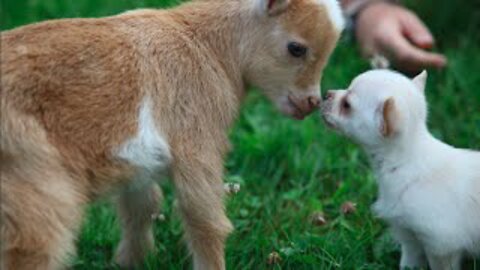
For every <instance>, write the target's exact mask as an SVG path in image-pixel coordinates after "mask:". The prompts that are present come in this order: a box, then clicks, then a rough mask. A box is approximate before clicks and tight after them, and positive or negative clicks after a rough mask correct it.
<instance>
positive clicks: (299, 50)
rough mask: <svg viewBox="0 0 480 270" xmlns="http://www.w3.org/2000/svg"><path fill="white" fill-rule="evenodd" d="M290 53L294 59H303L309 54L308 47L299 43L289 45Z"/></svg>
mask: <svg viewBox="0 0 480 270" xmlns="http://www.w3.org/2000/svg"><path fill="white" fill-rule="evenodd" d="M287 48H288V52H289V53H290V54H291V55H292V56H293V57H297V58H298V57H302V56H304V55H305V54H307V47H305V46H304V45H302V44H300V43H297V42H290V43H288V45H287Z"/></svg>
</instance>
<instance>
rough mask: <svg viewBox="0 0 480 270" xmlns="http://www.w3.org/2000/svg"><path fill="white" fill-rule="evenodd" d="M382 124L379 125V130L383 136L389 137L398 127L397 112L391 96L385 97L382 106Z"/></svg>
mask: <svg viewBox="0 0 480 270" xmlns="http://www.w3.org/2000/svg"><path fill="white" fill-rule="evenodd" d="M381 112H382V124H381V126H380V132H381V133H382V135H383V137H385V138H387V137H391V136H393V134H395V133H396V132H397V131H398V128H399V124H400V123H399V118H400V117H399V112H398V109H397V106H396V105H395V100H394V99H393V97H391V98H389V99H387V100H386V101H385V102H384V103H383V105H382V107H381Z"/></svg>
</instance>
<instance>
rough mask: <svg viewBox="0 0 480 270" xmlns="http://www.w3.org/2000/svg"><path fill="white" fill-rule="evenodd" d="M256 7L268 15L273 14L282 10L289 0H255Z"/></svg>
mask: <svg viewBox="0 0 480 270" xmlns="http://www.w3.org/2000/svg"><path fill="white" fill-rule="evenodd" d="M256 1H257V7H258V8H259V9H260V11H261V12H262V13H266V14H267V15H268V16H275V15H278V14H280V13H282V12H284V11H285V10H286V9H287V7H288V5H289V4H290V0H256Z"/></svg>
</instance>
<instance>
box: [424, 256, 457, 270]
mask: <svg viewBox="0 0 480 270" xmlns="http://www.w3.org/2000/svg"><path fill="white" fill-rule="evenodd" d="M427 257H428V263H429V264H430V268H431V269H432V270H460V269H461V266H462V254H461V253H460V252H455V253H451V254H448V255H444V256H437V255H434V254H431V253H428V252H427Z"/></svg>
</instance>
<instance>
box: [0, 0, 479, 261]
mask: <svg viewBox="0 0 480 270" xmlns="http://www.w3.org/2000/svg"><path fill="white" fill-rule="evenodd" d="M175 2H177V1H175V0H171V1H162V0H2V1H1V10H2V13H3V14H2V16H1V20H2V22H1V27H2V29H10V28H13V27H16V26H19V25H23V24H27V23H31V22H36V21H41V20H46V19H54V18H63V17H92V16H93V17H98V16H106V15H111V14H116V13H119V12H122V11H124V10H128V9H132V8H138V7H161V6H171V5H175ZM407 5H408V6H410V7H412V8H414V9H415V10H417V11H418V12H419V14H420V16H421V17H422V18H424V19H425V21H426V23H427V24H428V25H429V26H430V27H431V28H432V31H433V32H434V34H435V36H436V37H437V41H438V42H437V44H438V46H437V48H436V49H437V50H439V51H442V52H444V53H445V54H446V55H447V56H448V59H449V65H448V68H447V69H445V70H442V71H438V70H431V71H430V78H429V80H428V87H427V95H428V101H429V104H430V121H429V126H430V127H431V131H432V132H433V133H434V134H435V136H437V137H438V138H441V139H442V140H444V141H446V142H448V143H450V144H452V145H455V146H458V147H468V148H474V149H480V2H478V1H467V0H463V1H450V0H440V1H439V0H424V1H418V2H417V3H415V1H410V2H409V3H407ZM367 69H368V64H367V62H366V61H364V60H362V59H361V58H360V57H359V54H358V51H357V50H356V48H355V45H354V43H353V42H352V41H350V40H349V39H348V38H344V39H343V40H342V41H341V43H340V45H339V47H338V49H337V50H336V52H335V54H334V56H333V57H332V59H331V61H330V64H329V66H328V68H327V70H326V71H325V74H324V80H323V82H322V88H323V89H329V88H338V87H346V86H347V85H348V83H349V82H350V80H351V79H352V78H353V77H354V76H356V75H357V74H358V73H360V72H363V71H365V70H367ZM230 138H231V140H232V142H233V146H234V148H233V149H234V150H233V151H232V152H231V153H230V155H229V157H228V160H227V161H226V164H225V166H226V169H227V174H226V177H225V181H228V182H235V183H240V184H241V191H240V192H239V193H238V194H236V195H233V196H230V197H229V198H228V199H227V205H228V208H227V211H228V215H229V217H230V218H231V220H232V222H233V224H234V226H235V231H234V233H232V234H231V236H230V237H229V239H228V243H227V249H226V260H227V267H228V269H395V268H397V264H398V260H399V255H400V253H399V247H398V246H397V245H396V244H395V243H394V242H393V241H392V239H391V237H390V235H389V233H388V231H387V230H386V229H385V224H383V223H382V222H381V221H379V220H377V219H376V218H375V217H374V216H372V213H371V211H370V205H371V204H372V202H373V201H374V200H375V197H376V185H375V181H374V178H373V176H372V172H371V170H370V169H369V166H368V163H367V161H366V158H365V155H364V154H363V153H362V151H361V150H360V149H359V148H358V147H356V146H355V145H353V144H352V143H350V142H348V141H347V140H345V139H343V138H340V137H338V136H336V135H335V134H334V133H332V132H331V131H329V130H327V129H326V128H325V126H324V125H323V124H322V122H321V121H320V118H319V117H318V115H313V116H311V117H309V118H308V119H306V120H305V121H302V122H298V121H294V120H290V119H287V118H285V117H283V116H281V115H280V114H279V113H277V112H276V110H275V109H274V108H273V106H271V105H270V104H269V103H268V102H267V101H266V100H265V99H264V98H263V97H262V96H261V95H260V94H258V92H256V91H251V93H250V94H249V95H248V97H247V99H246V102H245V105H244V106H243V110H242V113H241V117H240V118H239V119H238V121H237V123H236V125H235V127H234V128H233V129H232V130H231V133H230ZM162 187H163V189H164V191H165V197H166V200H165V203H164V205H163V211H164V214H165V217H166V219H165V221H163V222H161V221H157V223H156V224H155V240H156V249H157V250H156V253H155V254H152V255H151V256H149V258H148V259H147V261H146V264H145V266H144V267H143V268H142V269H189V268H191V261H190V259H189V257H188V252H187V250H186V247H185V245H184V242H183V241H182V227H181V224H180V220H179V216H178V215H177V214H176V213H175V211H174V210H173V209H174V208H173V205H174V190H173V187H172V185H171V183H169V182H165V183H162ZM108 201H109V200H108V198H105V199H103V200H102V201H100V202H98V203H96V204H95V205H93V206H91V207H89V208H88V210H87V211H86V216H85V219H84V224H83V227H82V229H81V233H80V234H79V236H78V240H77V246H78V256H77V257H76V258H72V265H73V269H116V267H115V266H114V265H113V264H112V262H111V258H112V254H113V252H114V248H115V246H116V244H117V243H118V241H119V236H120V234H119V227H118V226H117V221H116V217H115V215H114V209H113V207H112V206H111V205H110V204H109V203H108ZM346 201H352V202H354V203H356V205H357V211H355V212H354V213H351V214H343V213H342V212H341V211H340V208H341V205H342V204H343V203H344V202H346ZM315 213H323V215H324V216H325V218H326V224H323V225H320V224H318V222H316V223H315V222H312V215H315ZM479 229H480V228H479ZM271 252H277V253H278V254H279V256H280V258H281V259H280V260H279V261H278V262H277V263H274V264H268V257H269V254H270V253H271ZM465 269H480V261H477V262H475V261H468V262H467V263H466V264H465Z"/></svg>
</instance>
